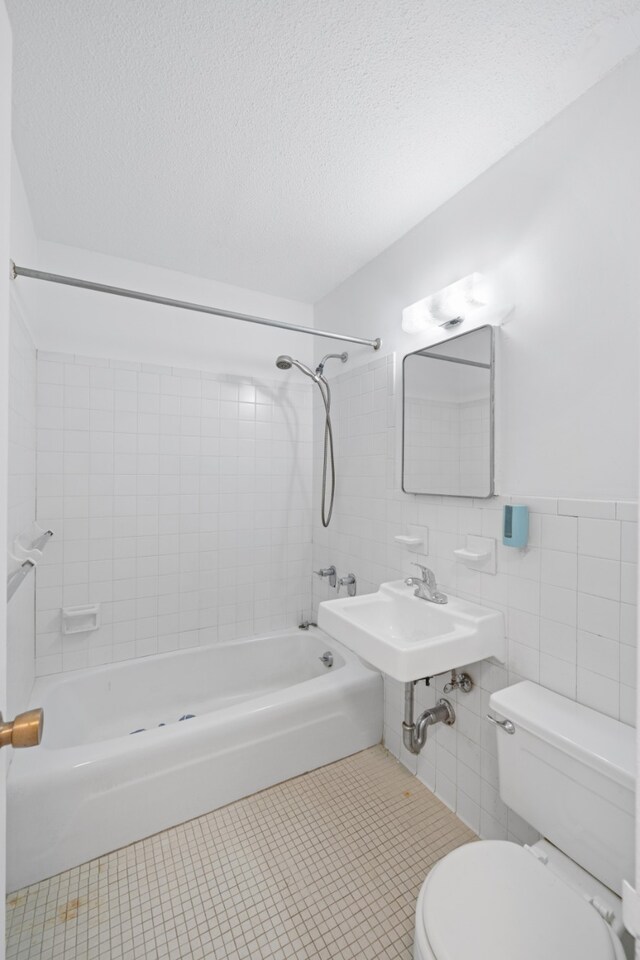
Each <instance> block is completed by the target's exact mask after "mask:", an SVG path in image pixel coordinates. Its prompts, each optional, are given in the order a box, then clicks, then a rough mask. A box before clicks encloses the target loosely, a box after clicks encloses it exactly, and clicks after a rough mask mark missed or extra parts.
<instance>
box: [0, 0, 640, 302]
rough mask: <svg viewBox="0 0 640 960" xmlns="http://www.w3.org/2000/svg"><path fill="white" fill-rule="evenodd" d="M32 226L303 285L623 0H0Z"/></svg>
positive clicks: (523, 95)
mask: <svg viewBox="0 0 640 960" xmlns="http://www.w3.org/2000/svg"><path fill="white" fill-rule="evenodd" d="M8 7H9V12H10V15H11V19H12V23H13V28H14V43H15V53H14V58H15V85H14V91H15V92H14V101H15V110H14V137H15V143H16V149H17V153H18V157H19V160H20V164H21V167H22V170H23V175H24V179H25V183H26V187H27V192H28V194H29V198H30V201H31V205H32V211H33V215H34V219H35V223H36V229H37V231H38V234H39V236H41V237H42V238H43V239H47V240H53V241H57V242H60V243H66V244H71V245H74V246H78V247H84V248H86V249H89V250H96V251H100V252H102V253H108V254H112V255H115V256H121V257H126V258H128V259H132V260H138V261H142V262H145V263H150V264H155V265H159V266H165V267H173V268H175V269H177V270H181V271H185V272H187V273H191V274H197V275H200V276H203V277H210V278H214V279H217V280H222V281H226V282H228V283H233V284H238V285H241V286H245V287H250V288H253V289H257V290H264V291H266V292H270V293H275V294H279V295H281V296H288V297H295V298H299V299H304V300H307V301H315V300H317V299H318V298H320V297H321V296H323V295H324V294H326V293H327V292H328V291H329V290H331V289H332V288H333V287H335V286H336V285H337V284H338V283H339V282H340V281H341V280H343V279H344V278H345V277H347V276H348V275H349V274H351V273H352V272H353V271H354V270H356V269H357V268H358V267H360V266H361V265H362V264H364V263H365V262H367V261H368V260H369V259H371V257H373V256H375V255H376V254H377V253H379V252H380V251H381V250H382V249H384V248H385V247H386V246H388V245H389V244H390V243H392V242H393V241H394V240H396V239H397V238H398V237H399V236H401V235H402V234H403V233H405V232H406V231H407V230H408V229H409V228H410V227H412V226H413V225H414V224H416V223H417V222H418V221H419V220H421V219H422V218H423V217H424V216H426V215H427V214H428V213H429V212H431V211H432V210H433V209H435V208H436V207H437V206H439V205H440V204H441V203H442V202H443V201H444V200H446V199H447V198H448V197H450V196H452V195H453V194H454V193H455V192H457V191H458V190H459V189H460V188H461V187H462V186H464V185H465V184H466V183H468V182H469V181H470V180H472V179H473V178H474V177H476V176H477V175H478V174H480V173H481V172H482V171H483V170H485V169H486V168H487V167H488V166H489V165H490V164H491V163H493V162H495V161H496V160H497V159H499V158H500V157H501V156H503V155H504V154H505V153H506V152H507V151H508V150H510V149H511V148H512V147H514V146H515V145H516V144H518V143H519V142H521V141H522V140H523V139H524V138H525V137H527V136H528V135H529V134H530V133H532V132H533V131H534V130H536V129H537V128H538V127H540V126H541V125H542V124H543V123H545V122H546V121H547V120H548V119H550V118H551V117H552V116H554V115H555V114H556V113H557V112H558V111H559V110H561V109H562V108H563V107H564V106H566V105H567V104H568V103H569V102H571V101H572V100H573V99H575V98H576V97H577V96H578V95H579V94H580V93H582V92H583V91H584V90H585V89H587V88H588V87H589V86H590V85H592V84H593V83H594V82H596V81H597V80H598V79H600V77H601V76H603V75H604V74H605V73H606V72H607V71H608V70H609V69H610V68H611V67H612V66H614V65H615V63H617V62H618V61H619V60H621V59H622V58H623V57H624V56H625V55H626V54H627V53H629V52H631V50H632V49H634V48H636V47H637V46H638V45H639V44H640V30H639V26H638V24H639V11H640V0H493V2H488V0H456V2H453V3H452V2H450V0H322V2H320V0H136V2H131V0H8Z"/></svg>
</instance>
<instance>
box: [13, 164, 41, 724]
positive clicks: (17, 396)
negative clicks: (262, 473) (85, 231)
mask: <svg viewBox="0 0 640 960" xmlns="http://www.w3.org/2000/svg"><path fill="white" fill-rule="evenodd" d="M11 250H12V255H13V256H14V257H16V258H26V259H31V258H33V257H34V256H35V255H36V238H35V233H34V230H33V225H32V221H31V212H30V210H29V204H28V201H27V198H26V194H25V192H24V187H23V184H22V177H21V175H20V170H19V167H18V164H17V160H16V157H15V154H14V156H13V161H12V168H11ZM9 290H10V311H11V330H10V357H9V503H8V530H7V540H8V543H9V545H12V544H13V540H14V538H15V537H18V536H23V535H24V534H25V533H26V534H27V538H28V536H29V535H30V532H31V530H32V525H33V521H34V520H35V515H36V514H35V511H36V348H35V345H34V343H33V338H32V336H31V332H30V325H31V322H32V320H33V316H34V310H35V297H34V290H33V289H29V288H28V287H26V286H20V285H18V284H16V283H11V284H10V288H9ZM34 614H35V577H34V576H29V577H27V579H26V580H24V582H23V583H22V584H21V585H20V587H19V589H18V591H17V592H16V593H15V594H14V596H13V597H12V599H11V601H10V602H9V605H8V609H7V655H8V665H7V666H8V671H7V672H8V677H9V690H8V710H9V713H10V715H12V716H13V715H14V714H15V713H17V712H19V711H20V710H24V709H25V708H26V706H27V705H28V700H29V695H30V693H31V687H32V685H33V679H34V655H35V615H34Z"/></svg>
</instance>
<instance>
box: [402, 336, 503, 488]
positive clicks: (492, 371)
mask: <svg viewBox="0 0 640 960" xmlns="http://www.w3.org/2000/svg"><path fill="white" fill-rule="evenodd" d="M479 330H489V332H490V347H489V349H490V359H489V364H488V365H487V364H481V366H483V367H485V366H488V367H489V493H487V494H485V495H484V496H476V495H475V494H472V495H469V494H462V493H450V492H448V491H444V490H443V491H442V492H440V493H437V492H436V491H435V490H434V491H428V492H427V491H425V490H407V488H406V487H405V483H404V478H405V457H404V454H405V422H406V418H405V413H406V390H405V368H404V365H405V363H406V362H407V360H408V359H409V357H415V356H417V355H419V354H422V355H423V356H428V354H429V351H430V350H432V349H434V348H435V347H442V346H444V345H445V344H449V343H453V341H454V340H460V338H461V337H466V336H468V335H469V334H471V333H477V332H478V331H479ZM433 359H434V360H444V362H445V363H446V362H454V363H455V362H459V363H469V364H470V365H474V366H476V365H477V364H474V363H473V361H464V360H462V361H455V360H453V361H452V360H448V361H447V358H443V357H433ZM495 379H496V337H495V328H494V327H493V326H492V324H490V323H485V324H483V326H481V327H473V329H471V330H465V331H464V332H463V333H457V334H456V335H455V336H454V337H447V339H446V340H438V342H437V343H430V344H428V346H426V347H421V348H420V350H414V351H413V352H412V353H407V354H405V356H404V357H403V358H402V452H401V486H402V492H403V493H411V494H413V495H414V496H415V495H417V496H424V497H456V498H458V499H462V500H490V499H491V497H494V496H495V473H496V471H495V403H496V389H495Z"/></svg>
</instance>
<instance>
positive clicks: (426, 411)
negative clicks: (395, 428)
mask: <svg viewBox="0 0 640 960" xmlns="http://www.w3.org/2000/svg"><path fill="white" fill-rule="evenodd" d="M489 433H490V404H489V400H488V399H477V400H467V401H465V402H463V403H461V402H454V401H441V400H432V399H427V398H425V397H407V399H406V401H405V430H404V450H405V458H406V469H405V476H404V486H405V488H406V489H407V490H433V491H442V490H449V491H456V492H457V493H458V494H459V495H461V496H462V495H469V494H470V493H471V494H473V491H479V490H480V491H481V490H482V489H483V488H488V485H489V455H488V447H489Z"/></svg>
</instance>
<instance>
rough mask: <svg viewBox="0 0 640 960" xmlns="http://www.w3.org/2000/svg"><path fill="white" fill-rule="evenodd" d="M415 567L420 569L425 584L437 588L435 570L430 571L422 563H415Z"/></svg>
mask: <svg viewBox="0 0 640 960" xmlns="http://www.w3.org/2000/svg"><path fill="white" fill-rule="evenodd" d="M413 566H414V567H417V568H418V569H419V571H420V573H421V574H422V579H423V581H424V583H428V584H429V586H430V587H435V585H436V575H435V573H434V572H433V570H430V569H429V567H425V566H424V564H422V563H414V564H413Z"/></svg>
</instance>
